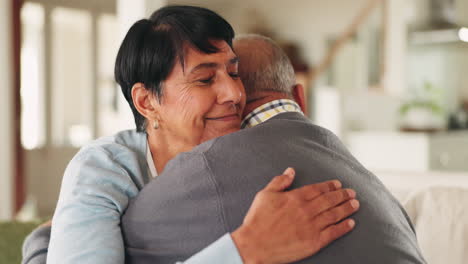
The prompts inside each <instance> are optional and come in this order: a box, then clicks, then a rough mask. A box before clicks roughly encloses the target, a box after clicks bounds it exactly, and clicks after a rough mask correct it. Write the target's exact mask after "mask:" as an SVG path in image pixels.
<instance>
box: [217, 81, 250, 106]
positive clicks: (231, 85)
mask: <svg viewBox="0 0 468 264" xmlns="http://www.w3.org/2000/svg"><path fill="white" fill-rule="evenodd" d="M243 93H244V87H243V86H242V82H240V81H237V80H234V79H232V78H231V77H230V76H229V77H228V78H226V82H225V84H224V85H222V86H220V91H219V93H218V102H219V103H220V104H224V103H234V104H238V103H240V101H241V100H242V94H243Z"/></svg>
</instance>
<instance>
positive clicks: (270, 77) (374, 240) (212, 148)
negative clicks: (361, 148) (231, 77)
mask: <svg viewBox="0 0 468 264" xmlns="http://www.w3.org/2000/svg"><path fill="white" fill-rule="evenodd" d="M234 49H235V52H236V53H237V55H238V56H239V58H240V66H239V69H240V71H239V73H240V76H241V79H242V80H243V83H244V86H245V88H246V92H247V98H248V100H247V107H246V110H245V113H244V114H245V115H246V116H245V119H244V121H243V127H245V128H246V129H244V130H242V131H240V132H237V133H233V134H230V135H227V136H223V137H220V138H217V139H215V140H212V141H210V142H207V143H205V144H202V145H200V146H199V147H197V148H195V149H194V150H193V151H191V152H190V153H185V154H182V155H180V156H178V157H177V158H175V159H174V160H173V161H171V163H170V164H169V165H168V166H167V168H166V170H165V175H161V176H159V177H158V178H157V179H155V180H154V181H153V182H151V183H150V184H148V185H147V186H146V187H145V189H144V190H143V191H142V192H141V193H140V194H139V196H138V197H137V198H136V199H135V200H134V201H133V202H132V203H131V204H130V206H129V208H128V210H127V212H126V214H125V215H124V217H123V219H122V230H123V235H124V239H125V243H126V245H127V261H128V262H129V263H170V262H171V261H173V260H176V259H184V258H185V257H188V256H190V255H191V254H193V253H194V252H197V250H199V249H200V248H202V247H203V245H206V244H209V243H211V242H212V241H215V240H216V238H218V237H219V236H220V235H222V234H224V233H226V232H232V231H233V230H236V228H237V227H239V226H240V225H241V224H242V223H243V221H255V219H254V217H249V213H250V212H249V206H250V204H251V203H252V200H255V199H262V197H259V196H258V195H257V196H256V194H257V192H258V191H259V190H260V189H262V188H263V186H265V185H266V184H267V183H268V182H269V181H270V180H271V175H275V174H278V173H279V172H280V171H281V169H282V168H283V167H285V166H292V167H294V168H295V169H296V172H297V175H296V178H295V180H294V183H293V185H292V186H291V188H292V189H294V188H297V187H300V186H304V185H307V184H313V183H318V182H322V181H327V180H330V179H339V180H340V181H341V182H342V183H343V185H345V186H349V187H350V188H352V189H354V190H356V192H357V193H358V195H359V200H360V202H361V204H360V210H359V212H357V213H356V214H355V215H354V216H353V218H354V219H355V220H356V223H357V226H356V228H355V230H353V231H352V232H351V233H350V234H348V235H346V236H344V237H343V238H341V239H339V240H337V241H335V242H333V243H332V244H331V245H330V246H328V247H327V248H325V249H323V250H322V251H320V252H319V253H317V254H315V255H313V256H312V257H309V258H307V259H304V260H302V262H301V263H424V259H423V257H422V255H421V253H420V250H419V247H418V244H417V240H416V235H415V233H414V230H413V227H412V225H411V222H410V220H409V219H408V217H407V215H406V213H405V211H404V209H403V208H402V207H401V206H400V204H399V203H398V202H397V201H396V200H395V198H394V197H393V196H392V195H391V194H390V193H389V191H388V190H387V189H386V188H385V187H384V186H383V185H382V183H381V182H380V181H379V180H378V179H377V178H376V177H375V176H374V175H373V174H372V173H370V172H369V171H367V170H366V169H365V168H364V167H363V166H362V165H361V164H360V163H359V162H358V161H357V160H356V159H355V158H353V156H352V155H351V154H350V153H349V152H348V151H347V150H346V148H345V147H344V146H343V144H342V143H341V142H340V141H339V140H338V139H337V138H336V137H335V136H334V135H333V134H332V133H330V132H329V131H327V130H326V129H323V128H321V127H318V126H315V125H313V124H312V123H311V122H310V121H309V120H308V119H307V118H306V117H305V116H304V114H303V113H302V111H301V108H303V106H304V96H303V88H302V86H301V85H298V84H295V78H294V72H293V69H292V66H291V64H290V62H289V60H288V58H287V57H286V55H285V54H284V53H283V51H282V50H281V49H280V48H279V47H278V46H277V45H276V44H275V43H274V42H273V41H271V40H270V39H267V38H265V37H261V36H256V35H248V36H244V37H241V38H238V39H237V40H236V41H235V43H234ZM351 206H355V207H357V206H359V205H358V204H357V203H351ZM246 215H247V217H245V216H246ZM329 216H330V217H331V218H333V217H334V214H333V213H331V214H330V215H329ZM244 217H245V220H244ZM284 217H288V216H287V215H285V216H284ZM187 223H190V224H187ZM249 232H250V233H251V234H252V236H261V235H262V232H268V230H262V229H261V228H260V229H258V230H249ZM271 232H274V231H271ZM274 235H276V236H281V233H280V232H278V233H275V234H274ZM288 246H289V245H288V244H285V245H284V250H285V251H287V250H288ZM237 247H238V248H239V247H242V243H240V245H239V244H238V245H237ZM256 253H257V254H258V255H261V254H274V255H278V256H281V254H282V252H264V251H263V249H262V248H257V249H256ZM285 262H289V261H288V260H286V259H281V258H279V259H278V263H285ZM226 263H227V262H226ZM229 263H231V262H229Z"/></svg>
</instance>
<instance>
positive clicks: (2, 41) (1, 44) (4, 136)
mask: <svg viewBox="0 0 468 264" xmlns="http://www.w3.org/2000/svg"><path fill="white" fill-rule="evenodd" d="M11 36H12V35H11V1H7V0H1V1H0V80H1V81H2V84H1V85H0V94H1V96H0V220H2V219H9V218H11V217H12V211H13V201H12V198H13V161H14V160H13V142H14V140H13V139H14V135H13V129H12V125H13V122H12V121H13V120H12V115H13V104H12V101H13V93H12V90H13V81H12V77H13V72H12V57H11V54H12V47H11V46H12V38H11Z"/></svg>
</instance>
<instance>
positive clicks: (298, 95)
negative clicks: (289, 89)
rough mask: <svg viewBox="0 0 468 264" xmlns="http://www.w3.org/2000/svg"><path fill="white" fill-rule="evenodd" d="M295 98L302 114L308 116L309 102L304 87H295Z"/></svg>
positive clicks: (299, 85) (298, 85) (297, 85)
mask: <svg viewBox="0 0 468 264" xmlns="http://www.w3.org/2000/svg"><path fill="white" fill-rule="evenodd" d="M293 97H294V100H295V101H296V103H297V104H298V105H299V107H300V108H301V110H302V112H303V113H304V114H306V115H307V102H306V100H305V96H304V86H302V84H296V85H294V87H293Z"/></svg>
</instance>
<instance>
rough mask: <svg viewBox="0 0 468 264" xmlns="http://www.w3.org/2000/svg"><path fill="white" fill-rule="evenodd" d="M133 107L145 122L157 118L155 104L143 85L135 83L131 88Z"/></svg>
mask: <svg viewBox="0 0 468 264" xmlns="http://www.w3.org/2000/svg"><path fill="white" fill-rule="evenodd" d="M132 100H133V105H134V106H135V108H136V109H137V111H138V112H139V113H140V114H141V115H142V116H144V117H145V118H146V119H147V120H155V119H156V118H157V116H158V113H157V109H156V108H157V107H156V106H155V104H156V103H157V102H156V100H155V97H154V95H153V94H152V93H151V91H150V90H148V89H146V88H145V85H144V84H143V83H135V84H134V85H133V87H132Z"/></svg>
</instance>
